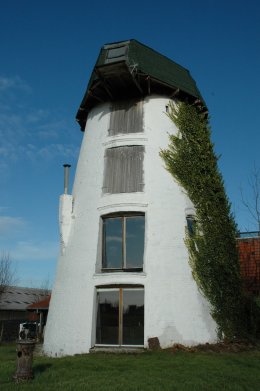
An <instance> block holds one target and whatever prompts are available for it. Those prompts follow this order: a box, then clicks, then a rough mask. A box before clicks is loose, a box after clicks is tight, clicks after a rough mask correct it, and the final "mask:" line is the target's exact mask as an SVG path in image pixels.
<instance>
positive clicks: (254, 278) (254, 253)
mask: <svg viewBox="0 0 260 391" xmlns="http://www.w3.org/2000/svg"><path fill="white" fill-rule="evenodd" d="M238 251H239V259H240V270H241V275H242V279H243V283H244V289H245V291H246V292H248V293H252V294H255V295H260V237H253V238H239V239H238Z"/></svg>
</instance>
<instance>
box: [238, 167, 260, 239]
mask: <svg viewBox="0 0 260 391" xmlns="http://www.w3.org/2000/svg"><path fill="white" fill-rule="evenodd" d="M248 187H249V192H250V198H249V199H248V197H246V196H245V195H244V191H243V189H242V188H240V193H241V200H242V204H243V205H244V207H245V208H246V209H247V211H248V213H249V214H250V216H251V217H252V219H253V220H254V222H255V223H256V224H257V230H258V231H259V232H260V169H257V167H256V166H255V165H254V168H253V171H252V173H251V174H250V176H249V178H248Z"/></svg>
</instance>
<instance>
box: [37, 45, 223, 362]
mask: <svg viewBox="0 0 260 391" xmlns="http://www.w3.org/2000/svg"><path fill="white" fill-rule="evenodd" d="M171 99H174V100H177V99H180V100H183V99H185V100H187V101H189V102H192V103H195V104H200V105H201V106H202V107H203V106H204V103H203V99H202V97H201V96H200V93H199V91H198V89H197V87H196V84H195V82H194V81H193V79H192V78H191V76H190V75H189V72H188V71H187V70H186V69H184V68H182V67H181V66H179V65H177V64H176V63H174V62H173V61H171V60H169V59H167V58H166V57H164V56H162V55H160V54H159V53H156V52H155V51H153V50H152V49H150V48H148V47H146V46H144V45H142V44H140V43H139V42H137V41H135V40H130V41H125V42H120V43H115V44H109V45H105V46H104V47H103V48H102V49H101V52H100V55H99V57H98V60H97V63H96V66H95V68H94V70H93V73H92V76H91V79H90V82H89V85H88V88H87V91H86V94H85V97H84V99H83V101H82V103H81V106H80V109H79V111H78V114H77V119H78V121H79V123H80V125H81V129H82V130H83V131H85V134H84V138H83V142H82V147H81V151H80V156H79V161H78V166H77V171H76V177H75V182H74V187H73V192H72V195H68V194H63V195H62V196H61V200H60V229H61V255H60V259H59V263H58V270H57V277H56V282H55V286H54V289H53V293H52V298H51V305H50V309H49V315H48V322H47V327H46V333H45V343H44V350H45V352H46V353H47V354H49V355H52V356H60V355H64V354H69V355H70V354H75V353H83V352H85V353H86V352H89V349H91V348H93V347H95V346H109V347H111V346H127V347H130V346H134V347H138V346H140V347H147V345H148V342H147V341H148V339H149V338H151V337H158V339H159V341H160V345H161V346H162V347H168V346H170V345H172V344H173V343H182V344H185V345H194V344H197V343H204V342H212V341H215V340H216V324H215V322H214V321H213V319H212V318H211V316H210V311H209V304H208V303H207V302H206V300H205V299H204V298H203V297H202V296H201V294H200V293H199V291H198V288H197V285H196V283H195V281H194V280H193V277H192V274H191V270H190V267H189V263H188V253H187V249H186V246H185V244H184V237H185V230H186V229H187V227H188V225H189V224H188V223H189V221H190V220H189V219H190V216H192V215H194V213H195V211H194V209H193V207H192V204H191V202H190V201H189V199H188V197H187V196H186V194H185V192H184V190H183V189H182V188H180V186H179V185H178V184H177V183H176V182H175V181H174V179H173V178H172V176H171V175H170V174H169V173H168V172H167V171H166V170H165V168H164V162H163V161H162V159H161V158H160V156H159V152H160V150H161V149H163V148H166V147H167V145H168V143H169V133H171V134H172V133H176V132H177V129H176V127H175V126H174V124H173V123H171V121H170V120H169V118H168V117H167V115H166V114H165V112H167V108H168V104H169V100H171Z"/></svg>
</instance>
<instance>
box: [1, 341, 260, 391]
mask: <svg viewBox="0 0 260 391" xmlns="http://www.w3.org/2000/svg"><path fill="white" fill-rule="evenodd" d="M15 362H16V352H15V345H7V346H0V390H1V391H5V390H45V391H49V390H63V391H66V390H71V391H72V390H73V391H74V390H86V391H88V390H91V391H100V390H102V391H103V390H104V391H146V390H149V391H174V390H178V391H193V390H194V391H204V390H207V391H211V390H214V391H230V390H232V391H233V390H234V391H242V390H243V391H244V390H248V391H254V390H255V391H259V390H260V352H259V351H258V352H243V353H229V354H228V353H202V352H201V353H198V352H197V353H187V352H176V353H171V352H167V351H161V352H147V353H142V354H131V355H130V354H129V355H127V354H103V353H98V354H88V355H87V354H86V355H77V356H74V357H64V358H47V357H35V358H34V364H33V368H34V375H35V377H34V380H32V381H30V382H28V383H26V384H15V383H14V382H13V380H12V375H13V374H14V373H15Z"/></svg>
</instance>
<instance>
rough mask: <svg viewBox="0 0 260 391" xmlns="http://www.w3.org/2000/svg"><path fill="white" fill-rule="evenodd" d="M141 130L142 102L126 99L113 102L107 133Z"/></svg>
mask: <svg viewBox="0 0 260 391" xmlns="http://www.w3.org/2000/svg"><path fill="white" fill-rule="evenodd" d="M138 132H143V102H142V101H136V100H127V101H120V102H115V103H113V106H112V109H111V115H110V125H109V130H108V134H109V136H114V135H116V134H124V133H138Z"/></svg>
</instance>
